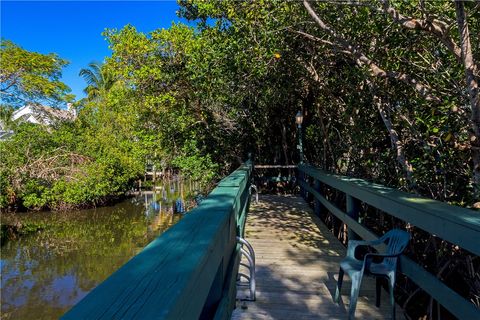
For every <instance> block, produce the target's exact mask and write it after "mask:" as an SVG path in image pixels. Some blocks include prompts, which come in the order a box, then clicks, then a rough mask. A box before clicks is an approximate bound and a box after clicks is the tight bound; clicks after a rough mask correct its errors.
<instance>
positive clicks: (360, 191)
mask: <svg viewBox="0 0 480 320" xmlns="http://www.w3.org/2000/svg"><path fill="white" fill-rule="evenodd" d="M298 170H299V173H300V174H299V176H300V179H299V185H300V188H301V193H302V194H305V192H308V193H310V194H312V195H313V197H314V198H315V199H316V201H318V202H319V203H321V204H322V205H323V206H324V207H325V208H326V209H327V210H328V211H330V212H331V213H332V214H333V215H335V216H336V217H337V218H339V219H340V220H342V221H343V222H344V223H345V224H347V226H348V227H349V229H351V230H352V231H353V232H355V233H356V234H357V235H359V236H360V237H362V238H363V239H366V240H374V239H377V238H378V236H377V235H376V234H375V233H373V232H372V231H370V230H368V229H367V228H366V227H365V226H363V225H361V224H360V223H359V222H358V220H357V218H358V208H356V209H354V208H353V207H354V206H352V203H355V201H359V202H364V203H367V204H369V205H370V206H373V207H375V208H377V209H380V210H382V211H384V212H385V213H387V214H390V215H392V216H394V217H396V218H398V219H401V220H403V221H406V222H409V223H411V224H413V225H415V226H417V227H418V228H420V229H423V230H425V231H427V232H429V233H431V234H434V235H436V236H438V237H440V238H442V239H444V240H446V241H448V242H450V243H452V244H455V245H458V246H459V247H461V248H463V249H465V250H467V251H470V252H471V253H473V254H475V255H480V213H479V212H477V211H473V210H469V209H464V208H460V207H456V206H452V205H449V204H446V203H443V202H440V201H435V200H431V199H426V198H422V197H419V196H416V195H412V194H409V193H406V192H402V191H399V190H396V189H392V188H388V187H385V186H382V185H379V184H374V183H371V182H368V181H365V180H362V179H357V178H351V177H345V176H340V175H335V174H332V173H329V172H326V171H323V170H321V169H318V168H315V167H313V166H311V165H307V164H301V165H299V166H298ZM303 176H309V177H311V178H313V179H314V183H315V186H314V187H312V186H311V185H310V184H309V183H307V182H306V181H305V179H304V178H303ZM321 184H325V185H328V186H330V187H333V188H335V189H337V190H339V191H341V192H344V193H345V194H346V195H347V212H348V213H347V212H344V211H343V210H341V209H339V208H338V207H337V206H335V205H334V204H333V203H331V202H330V201H328V200H327V199H326V198H325V197H324V196H323V195H322V194H321V192H320V189H321V188H320V185H321ZM357 207H358V206H357ZM399 268H400V271H401V272H402V273H404V274H405V275H406V276H407V277H409V278H410V279H411V280H412V281H414V282H415V283H416V284H417V285H418V286H420V287H421V288H422V289H423V290H424V291H426V292H427V293H428V294H430V295H431V296H432V297H433V298H434V299H435V300H437V301H438V302H439V303H440V304H441V305H443V306H444V307H445V308H446V309H448V310H449V311H450V312H451V313H452V314H454V315H455V316H457V317H458V318H460V319H480V309H479V308H477V307H476V306H475V305H474V304H473V303H471V302H470V301H467V300H466V299H464V298H463V297H461V296H460V295H459V294H457V293H456V292H455V291H453V290H452V289H450V288H449V287H448V286H447V285H445V284H444V283H443V282H442V281H440V280H439V279H437V278H436V277H435V276H434V275H432V274H431V273H429V272H428V271H426V270H425V269H424V268H423V267H422V266H420V265H418V264H417V263H415V262H414V261H412V260H411V259H409V258H407V257H405V256H402V257H401V259H400V266H399Z"/></svg>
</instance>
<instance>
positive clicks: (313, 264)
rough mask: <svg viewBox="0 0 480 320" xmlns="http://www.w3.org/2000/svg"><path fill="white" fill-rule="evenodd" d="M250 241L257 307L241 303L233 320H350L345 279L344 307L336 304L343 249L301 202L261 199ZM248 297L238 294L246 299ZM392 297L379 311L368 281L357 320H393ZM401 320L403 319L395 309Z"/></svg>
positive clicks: (249, 221) (296, 199)
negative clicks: (336, 287)
mask: <svg viewBox="0 0 480 320" xmlns="http://www.w3.org/2000/svg"><path fill="white" fill-rule="evenodd" d="M245 237H246V239H247V240H248V241H249V242H250V243H251V244H252V245H253V247H254V249H255V252H256V259H257V267H256V272H257V301H255V302H239V301H237V308H236V309H235V310H234V312H233V315H232V319H235V320H237V319H238V320H239V319H279V320H281V319H347V318H348V317H347V313H348V306H349V300H350V299H349V296H350V279H349V278H348V276H345V278H344V285H343V288H342V299H341V300H342V301H341V302H340V304H334V303H333V301H332V300H333V295H334V293H335V286H336V279H337V273H338V268H339V262H340V261H341V259H342V258H343V257H344V256H345V253H346V249H345V247H344V246H343V245H342V244H341V243H340V242H339V241H338V240H337V239H336V238H335V236H334V235H333V234H332V233H331V232H330V231H329V230H328V229H327V228H326V227H325V225H323V223H322V222H321V221H320V220H319V219H318V218H317V217H315V216H314V215H313V213H312V210H311V209H310V208H309V207H308V206H307V204H306V203H305V202H304V201H303V199H302V198H300V197H296V196H273V195H264V196H260V201H259V203H258V204H255V203H252V204H251V208H250V213H249V216H248V219H247V225H246V234H245ZM246 295H248V294H247V291H243V290H242V291H239V292H238V295H237V298H244V297H245V296H246ZM387 299H388V294H387V292H386V291H383V292H382V304H381V307H380V308H376V307H375V281H374V280H373V279H371V278H368V277H367V278H364V280H363V283H362V288H361V291H360V296H359V299H358V303H357V310H356V313H355V315H356V318H357V319H390V318H391V316H390V315H391V309H390V306H389V303H388V300H387ZM397 319H404V316H403V312H402V311H401V310H400V308H399V307H398V306H397Z"/></svg>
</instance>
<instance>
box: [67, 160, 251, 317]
mask: <svg viewBox="0 0 480 320" xmlns="http://www.w3.org/2000/svg"><path fill="white" fill-rule="evenodd" d="M251 174H252V164H251V162H247V163H245V164H243V165H242V166H241V167H240V168H238V169H237V170H236V171H234V172H233V173H232V174H231V175H229V176H228V177H226V178H224V179H223V180H222V181H220V183H219V184H218V185H217V187H216V188H215V189H214V190H213V191H212V192H211V193H210V194H209V195H208V197H207V198H205V200H203V201H202V202H201V204H200V205H199V206H198V207H197V208H195V209H193V210H192V211H191V212H190V213H188V214H186V215H185V217H184V218H183V219H182V220H181V221H180V222H178V223H177V224H176V225H174V226H173V227H172V228H170V229H169V230H167V231H166V232H165V233H164V234H162V235H161V236H160V237H158V238H157V239H156V240H154V241H153V242H151V243H150V244H149V245H148V246H146V247H145V248H144V249H143V250H142V251H141V252H140V253H139V254H138V255H136V256H135V257H133V258H132V259H131V260H130V261H129V262H127V263H126V264H125V265H124V266H123V267H121V268H120V269H119V270H117V271H116V272H115V273H114V274H112V275H111V276H110V277H109V278H107V279H106V280H105V281H104V282H102V283H101V284H100V285H99V286H98V287H96V288H95V289H94V290H93V291H91V292H90V293H89V294H88V295H87V296H86V297H85V298H84V299H83V300H81V301H80V302H79V303H78V304H77V305H75V306H74V307H73V308H72V309H71V310H70V311H68V312H67V313H66V314H65V315H64V316H63V319H89V320H90V319H227V318H229V317H230V315H231V313H232V311H233V308H234V306H235V298H236V273H237V272H238V266H239V262H240V254H239V250H240V247H239V245H238V244H237V241H236V237H237V236H243V230H244V225H245V220H246V215H247V212H248V208H249V204H250V179H251Z"/></svg>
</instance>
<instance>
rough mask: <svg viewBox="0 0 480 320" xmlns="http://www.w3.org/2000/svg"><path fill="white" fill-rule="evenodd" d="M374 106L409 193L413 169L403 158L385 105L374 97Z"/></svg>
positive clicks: (412, 186) (413, 187)
mask: <svg viewBox="0 0 480 320" xmlns="http://www.w3.org/2000/svg"><path fill="white" fill-rule="evenodd" d="M374 100H375V105H376V107H377V109H378V112H379V113H380V116H381V117H382V121H383V124H384V125H385V128H387V131H388V135H389V136H390V142H391V144H392V148H393V149H394V150H395V153H396V158H397V162H398V164H399V165H400V168H401V169H402V171H403V174H404V175H405V179H406V180H407V184H408V189H409V191H413V190H415V186H416V185H415V179H414V178H413V168H412V165H411V164H410V163H409V162H408V160H407V158H406V157H405V152H404V149H403V142H402V141H401V140H400V137H399V136H398V133H397V131H395V129H394V128H393V124H392V120H391V118H390V115H389V114H388V112H387V111H386V108H385V104H384V103H383V102H382V100H381V98H380V97H378V96H375V97H374Z"/></svg>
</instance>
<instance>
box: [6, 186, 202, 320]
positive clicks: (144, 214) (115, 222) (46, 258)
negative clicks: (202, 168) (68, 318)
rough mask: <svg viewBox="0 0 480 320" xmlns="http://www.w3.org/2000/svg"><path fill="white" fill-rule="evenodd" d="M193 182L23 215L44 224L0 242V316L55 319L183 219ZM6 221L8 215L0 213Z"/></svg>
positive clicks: (30, 220) (24, 220)
mask: <svg viewBox="0 0 480 320" xmlns="http://www.w3.org/2000/svg"><path fill="white" fill-rule="evenodd" d="M194 187H195V186H193V187H192V184H190V183H189V184H179V183H171V184H170V185H169V186H167V187H166V188H163V189H160V190H158V191H159V192H158V193H149V194H141V195H139V196H138V197H135V198H131V199H128V200H126V201H124V202H122V203H119V204H117V205H115V206H111V207H103V208H97V209H91V210H81V211H75V212H36V213H27V214H21V218H20V221H21V222H22V223H26V222H35V223H36V224H44V225H45V228H44V229H43V230H42V231H38V232H36V233H34V234H29V235H26V236H21V237H20V238H19V239H17V240H8V241H6V243H4V244H2V247H1V260H0V267H1V296H0V298H1V316H0V317H1V319H57V318H58V317H60V316H61V315H62V314H63V313H65V312H66V311H67V310H68V309H70V308H71V307H72V306H73V305H74V304H75V303H77V302H78V301H80V299H82V298H83V297H84V296H85V295H86V294H87V293H88V292H89V291H90V290H92V289H93V288H94V287H95V286H96V285H98V284H99V283H100V282H102V281H103V280H105V278H107V277H108V276H109V275H110V274H112V273H113V272H114V271H115V270H117V269H118V268H119V267H120V266H122V265H123V264H124V263H125V262H127V261H128V260H129V259H130V258H131V257H133V256H134V255H135V254H137V253H138V252H139V251H140V250H141V249H142V248H143V247H144V246H145V245H146V244H148V243H149V242H151V241H152V240H153V239H154V238H155V237H157V236H158V235H159V234H161V233H162V232H164V231H165V230H166V229H168V228H169V227H170V226H172V225H173V224H175V223H176V222H178V221H179V220H180V219H181V216H182V215H181V214H178V213H174V212H173V211H174V209H173V206H174V205H175V203H174V201H175V200H177V199H179V198H182V197H183V199H187V200H186V205H187V207H189V206H190V205H193V202H192V201H191V200H188V199H191V196H192V194H193V192H191V191H190V190H192V189H194ZM2 219H3V220H4V222H5V220H8V217H2Z"/></svg>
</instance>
